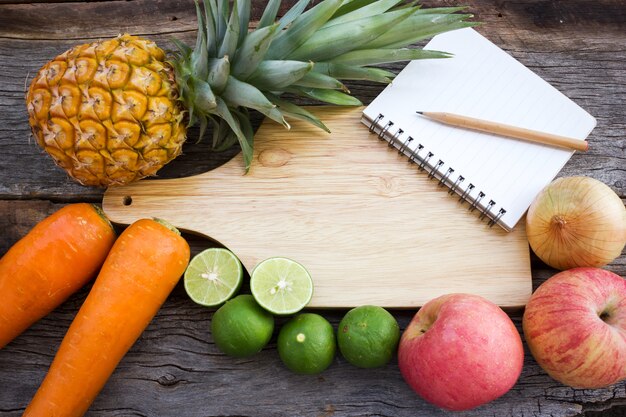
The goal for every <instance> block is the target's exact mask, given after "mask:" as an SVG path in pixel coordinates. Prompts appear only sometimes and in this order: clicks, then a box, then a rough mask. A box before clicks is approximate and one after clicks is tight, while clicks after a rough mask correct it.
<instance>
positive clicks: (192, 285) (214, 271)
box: [184, 248, 243, 307]
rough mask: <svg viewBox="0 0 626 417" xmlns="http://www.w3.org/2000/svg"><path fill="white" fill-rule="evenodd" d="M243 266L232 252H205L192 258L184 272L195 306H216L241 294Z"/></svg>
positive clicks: (187, 287) (208, 250) (220, 249)
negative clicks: (238, 293)
mask: <svg viewBox="0 0 626 417" xmlns="http://www.w3.org/2000/svg"><path fill="white" fill-rule="evenodd" d="M242 281H243V267H242V266H241V262H239V259H237V257H236V256H235V255H234V254H233V253H232V252H231V251H229V250H227V249H222V248H210V249H206V250H204V251H202V252H200V253H199V254H197V255H196V256H194V257H193V259H192V260H191V262H189V266H187V270H186V271H185V277H184V282H185V291H187V294H188V295H189V297H190V298H191V299H192V300H193V301H194V302H196V303H198V304H200V305H203V306H207V307H214V306H218V305H220V304H222V303H224V302H225V301H226V300H228V299H230V298H231V297H232V296H233V295H235V294H236V293H237V291H239V288H240V287H241V283H242Z"/></svg>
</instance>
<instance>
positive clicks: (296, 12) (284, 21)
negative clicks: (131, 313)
mask: <svg viewBox="0 0 626 417" xmlns="http://www.w3.org/2000/svg"><path fill="white" fill-rule="evenodd" d="M310 2H311V0H299V1H298V2H297V3H296V4H295V5H294V6H293V7H292V8H291V9H289V11H288V12H287V13H285V15H284V16H283V17H282V18H281V19H280V20H279V21H278V31H279V32H280V31H281V30H283V29H284V28H286V27H287V26H289V25H290V24H291V22H293V21H294V20H296V18H297V17H298V16H300V15H301V14H302V12H303V11H304V9H306V6H308V5H309V3H310Z"/></svg>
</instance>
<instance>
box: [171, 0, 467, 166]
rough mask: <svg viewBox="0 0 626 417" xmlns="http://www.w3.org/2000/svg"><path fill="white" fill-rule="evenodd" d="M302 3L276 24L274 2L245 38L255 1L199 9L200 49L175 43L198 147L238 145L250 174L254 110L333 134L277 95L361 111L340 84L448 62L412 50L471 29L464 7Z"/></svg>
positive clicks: (215, 0)
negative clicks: (399, 67) (422, 63)
mask: <svg viewBox="0 0 626 417" xmlns="http://www.w3.org/2000/svg"><path fill="white" fill-rule="evenodd" d="M309 2H310V0H299V1H298V2H297V3H296V4H295V5H294V6H293V7H292V8H291V9H289V11H287V12H286V13H285V14H284V15H283V16H282V17H281V18H280V19H279V20H276V17H277V15H278V10H279V8H280V4H281V1H280V0H269V1H268V3H267V5H266V7H265V10H264V12H263V15H262V17H261V19H260V20H259V22H258V25H257V27H256V29H255V30H253V31H251V32H249V31H248V26H249V24H250V7H251V6H250V0H234V1H229V0H202V4H200V3H199V2H198V0H196V13H197V16H198V36H197V39H196V44H195V47H194V48H191V47H189V46H187V45H185V44H184V43H182V42H180V41H178V40H174V43H175V45H176V46H177V48H178V51H177V52H176V53H175V56H174V59H173V60H171V61H170V63H171V65H172V66H173V68H174V71H175V73H176V81H177V84H178V87H179V95H180V100H181V101H182V102H183V103H184V105H185V107H186V108H187V109H188V111H189V123H190V125H193V124H198V125H199V126H200V138H202V137H203V136H204V134H205V131H206V129H207V127H208V126H209V125H212V127H213V142H212V145H213V148H214V149H216V150H222V149H226V148H228V147H230V146H232V145H234V144H236V143H239V145H240V146H241V149H242V152H243V157H244V163H245V166H246V170H247V169H248V168H249V167H250V163H251V161H252V156H253V135H254V131H253V128H252V125H251V123H250V119H249V113H248V112H249V109H253V110H256V111H259V112H261V113H262V114H264V115H265V116H266V117H269V118H270V119H272V120H274V121H276V122H278V123H280V124H282V125H283V126H285V127H286V128H289V123H288V122H287V121H286V118H294V119H299V120H304V121H306V122H309V123H311V124H313V125H315V126H317V127H319V128H321V129H324V130H326V131H328V128H327V127H326V126H325V125H324V124H323V123H322V121H320V120H319V119H318V118H317V117H315V115H313V114H312V113H310V112H309V111H307V110H305V109H303V108H302V107H299V106H297V105H296V104H293V103H291V102H289V101H287V100H286V99H284V98H282V97H281V96H282V95H283V94H284V93H290V94H293V95H296V96H300V97H306V98H312V99H315V100H319V101H322V102H325V103H330V104H335V105H360V104H361V102H360V101H359V100H358V99H356V98H354V97H352V96H350V95H349V91H348V89H347V88H346V86H345V85H344V84H343V83H342V82H341V80H367V81H373V82H379V83H389V82H391V80H392V79H393V77H394V76H395V74H394V73H392V72H390V71H387V70H385V69H381V68H375V67H373V66H374V65H379V64H385V63H391V62H398V61H407V60H413V59H427V58H446V57H449V56H450V55H449V54H447V53H445V52H439V51H426V50H422V49H414V48H407V46H408V45H411V44H413V43H415V42H418V41H420V40H423V39H426V38H430V37H432V36H435V35H437V34H439V33H443V32H446V31H449V30H454V29H459V28H464V27H470V26H475V25H476V24H477V23H475V22H468V21H467V19H468V18H470V17H472V16H471V15H468V14H461V13H457V12H459V11H461V10H463V7H444V8H433V9H421V8H420V6H419V5H417V4H416V2H410V3H406V2H405V1H403V0H323V1H321V2H319V3H318V4H317V5H315V6H313V7H311V8H309V9H308V10H306V9H307V6H308V5H309Z"/></svg>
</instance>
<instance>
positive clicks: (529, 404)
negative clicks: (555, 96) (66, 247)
mask: <svg viewBox="0 0 626 417" xmlns="http://www.w3.org/2000/svg"><path fill="white" fill-rule="evenodd" d="M253 3H254V7H253V16H254V17H255V18H256V19H258V18H259V17H260V13H261V11H262V6H263V4H264V3H265V1H254V2H253ZM284 3H287V4H291V3H293V1H285V2H284ZM424 4H425V6H444V5H446V6H451V5H457V4H459V3H458V2H457V1H456V0H454V1H452V0H450V1H449V0H442V1H425V2H424ZM464 4H467V5H469V12H471V13H473V14H474V15H475V16H476V20H479V21H482V22H484V25H483V26H481V27H480V28H479V29H478V30H479V31H480V32H481V33H482V34H484V35H485V36H487V37H488V38H489V39H491V40H492V41H493V42H495V43H496V44H497V45H499V46H500V47H502V48H503V49H505V50H506V51H508V52H509V53H510V54H512V55H513V56H514V57H515V58H517V59H518V60H520V61H521V62H522V63H524V64H525V65H527V66H528V67H530V68H531V69H532V70H534V71H535V72H537V73H538V74H539V75H540V76H542V77H543V78H545V79H546V80H547V81H548V82H550V83H551V84H553V85H554V86H556V87H557V88H558V89H559V90H561V91H562V92H563V93H565V94H566V95H567V96H569V97H570V98H572V99H573V100H575V101H576V102H577V103H578V104H580V105H581V106H582V107H583V108H585V109H586V110H588V111H589V112H590V113H591V114H593V115H594V116H595V117H596V118H597V120H598V126H597V128H596V129H595V130H594V131H593V133H592V134H591V136H590V137H589V142H590V144H591V147H590V150H589V152H587V153H584V154H576V155H575V156H574V157H573V158H572V159H571V160H570V162H569V163H568V164H567V165H566V166H565V168H564V169H563V171H562V172H561V174H560V175H562V176H568V175H587V176H591V177H594V178H597V179H599V180H601V181H603V182H604V183H606V184H608V185H609V186H610V187H611V188H613V189H614V190H615V191H616V192H617V193H618V194H619V195H620V197H621V198H622V199H624V198H625V196H626V164H625V161H626V158H625V157H626V152H625V149H626V132H625V130H626V108H625V104H626V3H625V2H624V1H623V0H613V1H610V0H595V1H594V0H570V1H545V0H525V1H499V0H466V1H465V2H464ZM195 24H196V22H195V15H194V9H193V3H192V1H190V0H172V1H167V0H160V1H151V0H135V1H99V2H88V1H76V0H66V2H61V1H56V0H52V1H50V2H38V1H33V2H25V1H11V0H8V1H7V0H0V149H2V153H1V154H0V160H1V161H2V162H1V163H0V229H1V230H2V231H3V234H2V237H1V238H0V254H3V253H5V252H6V251H7V250H8V249H9V247H10V246H11V245H12V244H13V243H15V242H16V241H17V240H18V239H20V238H21V237H22V236H24V235H25V234H26V233H27V232H28V230H30V228H31V227H33V226H34V225H35V224H36V223H37V222H38V221H39V220H41V219H43V218H44V217H45V216H46V215H48V214H50V213H52V212H54V211H55V210H57V209H59V208H60V207H62V206H63V205H65V204H67V203H71V202H94V203H98V202H100V201H101V199H102V193H103V191H102V190H100V189H96V188H86V187H81V186H80V185H78V184H76V183H74V182H72V181H70V180H69V179H68V178H67V177H66V176H65V174H64V173H63V172H62V171H61V170H60V169H58V168H57V167H55V166H54V164H53V162H52V160H51V159H50V158H49V157H48V156H47V155H46V154H45V153H43V152H42V151H41V150H40V149H39V147H38V146H37V145H36V143H35V142H34V140H33V139H32V138H30V136H29V127H28V122H27V114H26V109H25V105H24V89H25V85H26V83H27V82H29V80H30V78H32V76H33V74H34V73H35V72H36V71H37V70H38V68H39V67H40V66H41V65H43V64H44V63H45V62H46V61H48V60H49V59H51V58H52V57H54V56H55V55H57V54H58V53H61V52H63V51H64V50H66V49H68V48H70V47H71V46H72V45H75V44H77V43H83V42H88V41H93V40H95V39H100V38H106V37H112V36H115V35H117V34H118V33H121V32H129V33H132V34H137V35H145V36H149V37H150V38H152V39H153V40H155V41H156V42H157V43H158V44H159V45H161V46H163V47H167V48H169V47H172V43H171V41H170V39H171V37H172V36H175V37H178V38H180V39H183V40H185V41H187V42H192V40H193V39H194V36H195ZM392 68H393V69H394V70H396V71H399V70H400V69H401V68H402V65H395V66H392ZM349 86H350V88H351V90H352V92H353V94H354V95H356V96H357V97H358V98H360V99H361V100H362V101H363V102H364V103H365V104H367V103H369V102H370V101H371V100H372V99H373V98H374V97H375V96H376V95H377V94H379V93H380V91H382V88H383V86H381V85H375V84H370V83H350V84H349ZM258 122H259V118H258V117H257V119H256V123H257V125H258ZM195 133H196V132H195V131H192V132H191V134H190V136H191V137H192V138H193V136H194V135H195ZM235 153H236V150H235V149H233V150H230V151H227V152H224V153H221V154H216V153H210V152H209V149H208V145H207V144H202V143H201V144H194V140H190V143H189V144H188V145H186V146H185V149H184V155H183V156H181V157H180V158H178V159H176V160H175V161H174V162H172V163H171V164H170V165H168V166H167V167H166V168H164V169H163V170H162V171H161V172H160V176H161V177H166V178H171V177H181V176H187V175H190V174H194V173H199V172H204V171H207V170H209V169H212V168H215V167H216V166H218V165H220V164H222V163H224V162H225V161H227V160H229V159H230V158H231V157H232V156H233V155H234V154H235ZM187 237H188V238H189V240H190V243H191V245H192V248H193V251H194V253H195V252H197V251H199V250H201V249H203V248H206V247H210V246H211V245H212V243H211V242H209V241H203V240H199V239H197V238H193V237H192V236H187ZM381 243H382V242H381ZM606 269H609V270H611V271H613V272H615V273H617V274H619V275H621V276H626V256H624V254H622V256H621V257H620V258H618V259H617V260H615V261H614V262H613V263H612V264H610V265H608V266H607V267H606ZM532 273H533V281H534V286H535V287H536V286H537V285H539V284H540V283H541V282H543V281H544V280H545V279H547V278H548V277H550V276H551V275H552V274H554V273H555V271H554V270H552V269H550V268H548V267H547V266H545V265H544V264H542V263H541V262H540V261H539V260H537V259H536V258H534V257H533V259H532ZM87 291H88V288H85V289H83V290H81V291H80V292H79V293H77V294H75V295H74V296H72V297H71V298H70V299H69V300H68V301H67V302H65V303H64V304H63V305H62V306H60V307H59V308H58V309H57V310H56V311H54V312H53V313H51V314H50V315H49V316H48V317H46V318H44V319H43V320H41V321H39V322H38V323H37V324H35V325H34V326H33V327H32V328H30V329H29V330H27V331H26V332H25V333H24V334H22V335H21V336H20V337H18V338H17V339H16V340H14V341H13V342H12V343H10V344H9V345H8V346H7V347H6V348H4V349H2V350H1V351H0V417H8V416H19V415H21V412H22V411H23V410H24V407H25V406H26V405H27V403H28V402H29V400H30V399H31V397H32V395H33V394H34V393H35V391H36V389H37V387H38V386H39V384H40V382H41V380H42V378H43V377H44V375H45V373H46V371H47V369H48V366H49V365H50V362H51V360H52V358H53V356H54V354H55V352H56V350H57V348H58V346H59V343H60V342H61V339H62V338H63V335H64V333H65V331H66V329H67V327H68V326H69V324H70V322H71V320H72V318H73V317H74V315H75V313H76V312H77V310H78V308H79V307H80V305H81V303H82V301H83V300H84V299H85V297H86V294H87ZM1 297H2V295H1V294H0V302H2V301H1V300H2V298H1ZM211 314H212V310H210V309H205V308H201V307H199V306H196V305H194V304H193V303H192V302H190V300H189V299H188V298H187V297H186V295H185V293H184V289H183V288H182V285H179V286H178V287H177V288H176V289H175V290H174V292H173V293H172V295H171V296H170V297H169V299H168V300H167V301H166V303H165V305H164V306H163V308H162V309H161V310H160V312H159V313H158V315H157V316H156V318H155V319H154V320H153V321H152V323H151V324H150V325H149V327H148V328H147V330H146V331H145V332H144V334H143V335H142V336H141V338H140V339H139V340H138V341H137V343H136V344H135V345H134V346H133V347H132V349H131V350H130V352H129V353H128V354H127V355H126V357H125V358H124V359H123V360H122V362H121V363H120V364H119V366H118V368H117V370H116V371H115V373H114V374H113V376H112V377H111V379H110V380H109V382H108V383H107V385H106V387H105V388H104V390H103V391H102V392H101V393H100V395H99V397H98V398H97V399H96V401H95V402H94V403H93V405H92V407H91V409H90V412H89V413H88V415H89V416H105V417H109V416H178V417H183V416H203V417H206V416H369V415H377V416H416V415H429V416H439V415H447V414H448V413H446V412H444V411H441V410H438V409H436V408H435V407H433V406H431V405H429V404H427V403H426V402H424V401H423V400H421V399H420V398H418V397H417V396H416V395H415V394H414V393H413V392H412V391H411V390H410V389H409V388H408V386H407V385H406V384H405V383H404V382H403V380H402V378H401V376H400V373H399V371H398V367H397V363H396V361H395V359H394V361H392V363H390V364H389V365H387V366H385V367H383V368H380V369H375V370H364V369H357V368H355V367H353V366H351V365H350V364H348V363H347V362H346V361H345V360H344V359H343V358H342V357H341V356H340V355H338V356H337V358H336V360H335V362H334V363H333V364H332V365H331V366H330V368H329V369H327V370H326V371H325V372H323V373H322V374H321V375H319V376H313V377H310V376H308V377H307V376H298V375H295V374H292V373H290V372H289V371H288V370H287V369H286V368H285V367H284V366H283V365H282V364H281V362H280V360H279V358H278V354H277V351H276V344H275V337H274V338H273V339H272V341H271V342H270V344H269V346H268V347H266V348H265V349H264V350H263V351H262V352H261V353H260V354H258V355H256V356H254V357H252V358H249V359H232V358H229V357H226V356H225V355H223V354H221V353H220V352H219V351H218V350H217V348H216V346H215V345H214V343H213V341H212V338H211V335H210V332H209V324H210V320H211ZM322 314H323V315H324V316H325V317H327V318H328V319H329V320H330V321H331V323H332V324H333V325H334V326H335V327H336V326H337V323H338V322H339V320H340V319H341V317H342V316H343V314H345V310H332V311H322ZM413 314H414V311H394V315H395V316H396V317H397V319H398V321H399V323H400V326H401V328H403V329H404V328H405V327H406V325H407V323H408V321H409V320H410V318H411V317H412V315H413ZM509 314H510V316H511V318H512V319H513V321H514V322H515V324H516V325H517V327H518V329H520V331H521V325H520V323H521V317H522V312H521V311H511V312H509ZM282 322H283V320H279V321H278V323H277V324H278V326H277V327H279V326H280V324H281V323H282ZM68 395H72V393H68ZM461 415H468V416H482V415H494V416H522V415H523V416H531V415H532V416H535V415H542V416H544V415H545V416H548V415H549V416H597V415H604V416H624V415H626V384H625V383H624V382H622V383H619V384H616V385H614V386H611V387H608V388H605V389H597V390H580V389H571V388H568V387H566V386H563V385H561V384H560V383H558V382H556V381H554V380H552V379H551V378H549V377H548V376H547V375H546V374H545V373H544V372H543V371H542V370H541V368H540V367H539V366H538V365H537V364H536V362H535V361H534V360H533V359H532V357H531V356H530V354H529V352H528V350H527V349H526V359H525V364H524V369H523V372H522V375H521V378H520V379H519V381H518V383H517V384H516V385H515V386H514V387H513V389H512V390H511V391H510V392H509V393H507V394H506V395H505V396H503V397H502V398H500V399H498V400H496V401H494V402H492V403H490V404H488V405H485V406H482V407H480V408H478V409H476V410H473V411H469V412H466V413H461Z"/></svg>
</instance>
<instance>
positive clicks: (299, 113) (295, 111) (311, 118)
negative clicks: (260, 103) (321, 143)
mask: <svg viewBox="0 0 626 417" xmlns="http://www.w3.org/2000/svg"><path fill="white" fill-rule="evenodd" d="M265 95H266V96H267V98H268V99H269V100H270V101H271V102H272V103H274V104H276V105H277V106H278V109H279V110H280V111H281V112H282V113H283V114H284V115H285V116H286V117H291V118H294V119H298V120H304V121H305V122H308V123H311V124H312V125H315V126H317V127H319V128H320V129H322V130H325V131H326V132H328V133H330V129H329V128H327V127H326V125H325V124H324V123H322V121H321V120H320V119H318V118H317V117H315V115H314V114H313V113H311V112H309V111H307V110H306V109H303V108H302V107H300V106H298V105H296V104H293V103H290V102H289V101H287V100H283V99H281V98H280V97H278V96H276V95H274V94H271V93H265Z"/></svg>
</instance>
